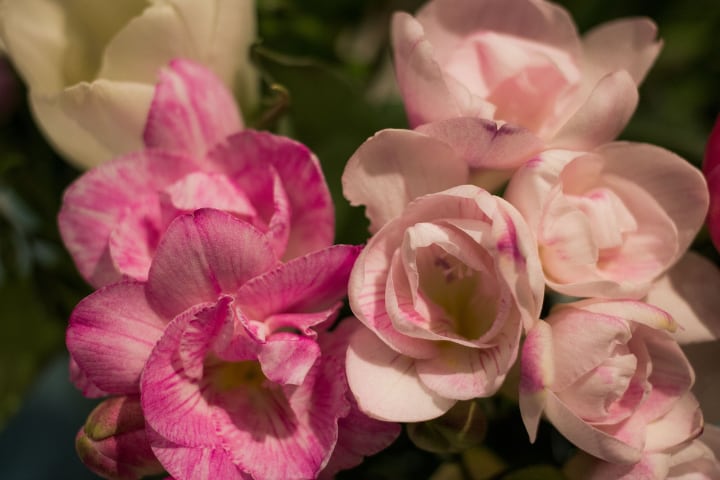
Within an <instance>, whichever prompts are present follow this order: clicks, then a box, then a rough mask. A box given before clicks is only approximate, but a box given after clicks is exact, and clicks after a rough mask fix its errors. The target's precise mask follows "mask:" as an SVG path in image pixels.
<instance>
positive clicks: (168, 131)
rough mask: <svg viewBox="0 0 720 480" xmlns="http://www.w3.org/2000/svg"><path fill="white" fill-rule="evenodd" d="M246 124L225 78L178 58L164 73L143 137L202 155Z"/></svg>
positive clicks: (151, 143) (148, 142) (153, 143)
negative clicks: (222, 78)
mask: <svg viewBox="0 0 720 480" xmlns="http://www.w3.org/2000/svg"><path fill="white" fill-rule="evenodd" d="M242 127H243V124H242V119H241V118H240V116H239V113H238V110H237V107H236V106H235V99H234V98H233V96H232V94H231V93H230V91H229V90H228V89H227V87H225V85H224V84H223V82H222V81H221V80H220V79H219V78H217V77H216V76H215V75H214V74H213V73H212V71H210V70H209V69H207V68H205V67H203V66H201V65H199V64H196V63H194V62H191V61H189V60H181V59H178V60H173V61H172V62H170V67H169V68H168V69H165V70H163V71H162V72H161V73H160V80H159V82H158V84H157V87H156V88H155V95H154V97H153V100H152V104H151V106H150V113H149V114H148V120H147V124H146V126H145V132H144V135H143V139H144V141H145V145H146V146H147V147H158V148H163V149H166V150H171V151H179V152H183V153H188V154H190V155H194V156H197V157H199V158H202V157H203V156H204V155H205V154H206V153H207V151H208V150H210V149H211V148H212V147H213V146H215V145H216V144H217V143H219V142H221V141H222V140H224V139H225V137H227V136H229V135H230V134H232V133H234V132H237V131H239V130H241V129H242Z"/></svg>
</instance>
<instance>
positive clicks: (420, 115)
mask: <svg viewBox="0 0 720 480" xmlns="http://www.w3.org/2000/svg"><path fill="white" fill-rule="evenodd" d="M392 44H393V52H394V62H395V75H396V77H397V81H398V86H399V87H400V91H401V92H402V95H403V101H404V103H405V109H406V111H407V115H408V120H409V122H410V125H411V126H417V125H421V124H423V123H427V122H429V121H433V120H442V119H446V118H454V117H459V116H462V115H463V113H464V112H463V110H464V109H463V107H465V106H466V105H462V104H461V102H462V100H463V99H465V100H466V101H465V103H466V104H471V103H472V100H470V92H468V91H467V90H466V89H464V88H463V87H461V86H460V88H458V87H457V86H456V87H454V89H455V90H456V92H453V91H452V90H451V87H449V86H448V85H447V84H446V82H445V78H444V76H443V72H442V70H441V69H440V65H439V64H438V63H437V61H436V60H435V58H434V54H433V47H432V45H431V44H430V43H429V42H428V41H427V40H426V39H425V36H424V31H423V27H422V25H420V23H418V22H417V20H415V19H414V18H413V17H412V16H410V15H408V14H407V13H403V12H398V13H395V15H394V16H393V19H392ZM457 92H462V94H461V95H456V93H457ZM456 96H459V97H460V100H458V99H456ZM479 110H481V111H484V112H486V113H490V114H492V107H490V106H489V105H483V106H482V107H481V108H480V109H479ZM483 116H484V117H488V116H489V115H483Z"/></svg>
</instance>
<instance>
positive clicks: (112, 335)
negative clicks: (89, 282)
mask: <svg viewBox="0 0 720 480" xmlns="http://www.w3.org/2000/svg"><path fill="white" fill-rule="evenodd" d="M166 322H167V321H166V320H165V319H163V318H162V317H161V316H159V315H158V314H157V313H156V312H155V311H154V310H153V309H152V308H151V307H150V305H149V304H148V302H147V300H146V298H145V289H144V285H143V284H142V283H137V282H128V283H116V284H113V285H110V286H108V287H105V288H103V289H100V290H98V291H97V292H95V293H93V294H92V295H90V296H88V297H86V298H85V299H84V300H82V301H81V302H80V303H79V304H78V306H77V307H75V310H73V312H72V314H71V316H70V325H69V327H68V330H67V336H66V342H67V347H68V350H70V354H71V355H72V358H74V359H75V361H76V362H77V364H78V366H79V367H80V370H81V371H82V372H83V373H84V374H85V375H86V376H87V379H88V380H89V381H90V382H91V383H92V384H93V385H95V386H96V387H98V388H100V389H101V390H103V391H106V392H108V393H111V394H121V395H127V394H133V393H137V392H138V388H139V383H138V382H139V379H140V374H141V372H142V370H143V368H144V366H145V362H146V361H147V359H148V357H149V356H150V352H151V351H152V349H153V347H154V346H155V343H156V342H157V341H158V340H159V339H160V337H161V336H162V334H163V330H164V328H165V325H166Z"/></svg>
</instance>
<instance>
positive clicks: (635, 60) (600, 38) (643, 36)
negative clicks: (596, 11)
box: [582, 18, 663, 85]
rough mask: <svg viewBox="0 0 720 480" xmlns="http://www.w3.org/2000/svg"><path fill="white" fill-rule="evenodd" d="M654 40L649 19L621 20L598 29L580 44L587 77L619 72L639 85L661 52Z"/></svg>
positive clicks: (653, 25)
mask: <svg viewBox="0 0 720 480" xmlns="http://www.w3.org/2000/svg"><path fill="white" fill-rule="evenodd" d="M656 36H657V26H656V25H655V23H653V21H652V20H650V19H648V18H621V19H618V20H613V21H611V22H606V23H603V24H601V25H598V26H597V27H595V28H593V29H592V30H590V31H589V32H587V33H586V34H585V35H584V36H583V40H582V43H583V55H584V57H585V62H586V63H587V65H588V69H589V71H587V72H586V75H588V76H589V77H590V78H592V77H595V78H599V76H601V75H603V74H604V73H607V72H613V71H617V70H621V69H622V70H626V71H627V72H628V73H629V74H630V75H631V76H632V79H633V82H634V83H635V84H636V85H639V84H640V83H641V82H642V81H643V79H644V78H645V75H646V74H647V72H648V70H650V67H651V66H652V64H653V63H654V62H655V58H656V57H657V56H658V54H659V53H660V49H661V48H662V44H663V42H662V41H661V40H656V38H655V37H656ZM595 72H597V73H595ZM593 73H595V75H593Z"/></svg>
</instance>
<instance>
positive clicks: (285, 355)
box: [258, 332, 320, 385]
mask: <svg viewBox="0 0 720 480" xmlns="http://www.w3.org/2000/svg"><path fill="white" fill-rule="evenodd" d="M319 358H320V347H319V346H318V344H317V342H315V339H311V338H307V337H303V336H301V335H296V334H294V333H285V332H280V333H276V334H274V335H271V336H270V338H268V340H267V343H265V344H264V345H263V346H262V349H261V350H260V353H259V355H258V360H259V361H260V367H261V368H262V371H263V373H264V374H265V376H266V377H267V378H268V380H271V381H273V382H275V383H278V384H280V385H301V384H302V383H303V381H304V380H305V377H306V376H307V374H308V372H309V371H310V369H311V368H312V367H313V365H315V362H316V361H317V360H318V359H319Z"/></svg>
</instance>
